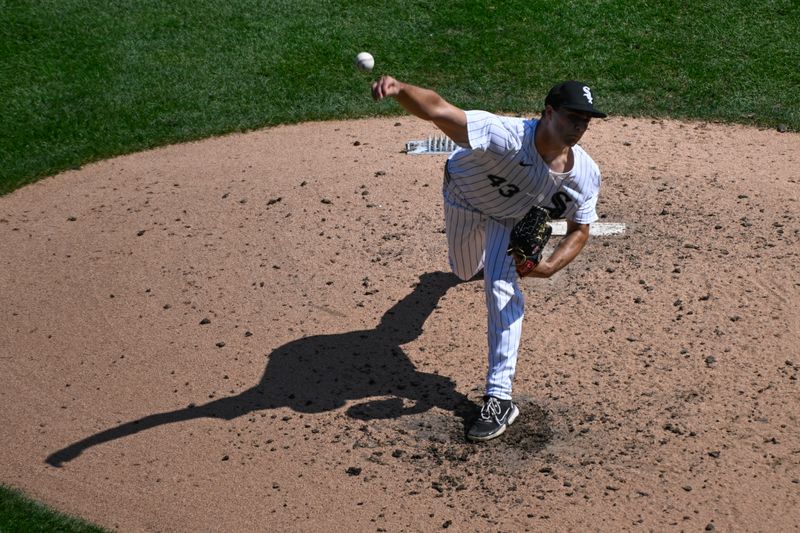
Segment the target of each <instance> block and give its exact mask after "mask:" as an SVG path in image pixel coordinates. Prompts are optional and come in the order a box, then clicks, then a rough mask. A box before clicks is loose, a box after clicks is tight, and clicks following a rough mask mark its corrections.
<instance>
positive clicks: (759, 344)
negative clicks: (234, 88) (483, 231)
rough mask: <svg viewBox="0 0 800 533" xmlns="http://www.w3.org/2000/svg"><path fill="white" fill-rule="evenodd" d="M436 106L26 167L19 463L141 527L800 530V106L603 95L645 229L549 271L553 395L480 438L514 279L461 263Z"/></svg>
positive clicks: (529, 369) (3, 273)
mask: <svg viewBox="0 0 800 533" xmlns="http://www.w3.org/2000/svg"><path fill="white" fill-rule="evenodd" d="M430 133H433V130H432V129H431V127H430V126H429V125H428V124H426V123H423V122H421V121H418V120H416V119H413V118H401V119H376V120H364V121H354V122H326V123H318V124H305V125H300V126H288V127H278V128H274V129H268V130H264V131H257V132H252V133H248V134H242V135H231V136H226V137H223V138H216V139H209V140H206V141H202V142H196V143H189V144H183V145H177V146H169V147H165V148H161V149H157V150H153V151H149V152H146V153H139V154H134V155H130V156H125V157H119V158H116V159H113V160H109V161H104V162H101V163H97V164H92V165H88V166H86V167H85V168H83V169H80V170H76V171H70V172H65V173H63V174H60V175H58V176H55V177H52V178H49V179H46V180H44V181H41V182H39V183H36V184H34V185H31V186H28V187H25V188H24V189H22V190H19V191H17V192H15V193H13V194H10V195H7V196H5V197H2V198H0V240H1V241H2V249H3V251H2V254H1V255H0V267H1V268H0V293H1V294H2V301H3V305H2V309H0V346H2V351H1V352H0V400H1V401H2V405H3V407H2V409H0V425H1V426H2V427H3V431H2V433H0V435H1V436H0V449H2V450H3V451H2V461H0V482H2V483H5V484H10V485H12V486H15V487H18V488H21V489H23V490H24V491H26V492H28V493H29V494H30V495H32V496H33V497H35V498H38V499H41V500H43V501H44V502H46V503H48V504H51V505H54V506H55V507H57V508H59V509H62V510H64V511H67V512H70V513H74V514H77V515H80V516H82V517H85V518H87V519H89V520H92V521H95V522H97V523H99V524H101V525H103V526H106V527H109V528H116V529H119V530H122V531H225V532H228V531H329V530H330V531H365V532H367V531H370V532H371V531H390V532H394V531H431V530H438V529H445V528H450V529H451V530H455V531H542V530H603V531H617V530H628V529H630V530H655V531H662V530H685V531H703V530H710V529H712V528H716V529H717V530H721V531H733V530H737V531H786V530H789V529H797V528H798V524H800V429H799V428H800V426H799V425H798V413H800V386H799V385H798V383H797V380H798V374H800V356H798V347H797V345H798V338H800V306H798V296H800V294H799V291H798V287H800V270H798V264H799V263H800V257H798V255H799V254H800V244H799V243H800V205H798V170H797V169H798V168H800V136H799V135H797V134H793V133H783V134H781V133H778V132H776V131H764V130H757V129H752V128H745V127H737V126H724V125H718V124H705V123H696V124H686V123H678V122H670V121H652V120H645V119H629V118H614V119H608V120H604V121H596V122H595V123H593V124H592V126H591V128H590V130H589V132H588V134H587V136H586V137H585V139H584V142H583V145H584V147H585V148H587V149H588V151H589V153H590V154H592V155H593V157H594V158H595V160H596V161H597V162H598V164H599V165H600V167H601V169H602V171H603V176H604V185H603V192H602V197H601V202H600V206H599V211H600V213H601V216H602V219H601V220H603V221H613V222H625V223H627V224H628V231H627V232H626V233H625V234H624V235H622V236H614V237H594V238H592V239H591V241H590V243H589V244H588V245H587V248H586V249H585V250H584V252H583V253H582V254H581V255H580V256H579V257H578V259H576V261H575V262H574V263H573V264H572V265H570V266H569V267H568V268H567V269H565V270H564V271H562V272H560V273H559V274H557V275H556V276H554V277H553V278H551V279H549V280H526V281H525V283H524V285H525V291H526V294H527V300H528V304H527V309H528V314H527V317H526V323H525V331H524V340H523V346H522V349H521V355H520V363H519V369H518V375H517V379H516V382H515V392H516V397H517V399H518V401H519V402H520V404H521V408H522V416H521V418H520V420H519V422H518V423H517V424H515V425H514V426H513V427H512V428H511V429H510V430H509V433H508V434H507V435H506V436H505V437H504V438H502V439H501V440H499V441H495V442H493V443H489V444H486V445H472V444H466V443H465V442H464V439H463V434H464V427H465V424H467V423H468V422H469V420H470V418H471V417H472V416H474V412H475V407H474V402H475V401H477V400H478V398H479V397H480V394H481V386H482V384H483V378H484V373H485V365H486V363H485V355H484V353H485V348H484V347H485V316H484V310H483V309H484V308H483V292H482V282H481V281H472V282H468V283H456V281H455V279H454V277H453V276H452V275H450V274H448V273H446V272H447V262H446V257H445V256H446V252H445V239H444V235H443V233H442V232H443V221H442V213H441V211H442V207H441V201H440V182H441V164H442V161H443V157H442V156H410V155H406V154H403V153H402V148H403V146H404V143H405V142H406V141H408V140H412V139H420V138H425V137H426V136H427V135H428V134H430ZM206 319H207V320H206ZM223 343H224V345H223Z"/></svg>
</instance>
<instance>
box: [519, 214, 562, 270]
mask: <svg viewBox="0 0 800 533" xmlns="http://www.w3.org/2000/svg"><path fill="white" fill-rule="evenodd" d="M549 220H550V214H549V213H548V212H547V211H546V210H545V209H543V208H541V207H539V206H533V207H532V208H531V210H530V211H528V214H527V215H525V216H524V217H523V218H522V220H520V221H519V222H517V223H516V225H515V226H514V227H513V228H512V229H511V239H510V240H509V242H508V255H510V256H513V257H514V264H515V265H516V267H517V274H519V276H520V277H523V276H526V275H527V274H529V273H530V271H531V270H533V269H534V268H536V265H538V264H539V261H541V259H542V251H544V247H545V245H546V244H547V241H548V240H549V239H550V234H551V233H552V232H553V228H552V227H550V225H549V224H548V223H547V222H548V221H549Z"/></svg>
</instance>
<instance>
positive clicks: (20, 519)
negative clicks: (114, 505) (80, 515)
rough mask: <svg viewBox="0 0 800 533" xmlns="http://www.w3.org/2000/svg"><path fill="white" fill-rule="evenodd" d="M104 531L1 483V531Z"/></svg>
mask: <svg viewBox="0 0 800 533" xmlns="http://www.w3.org/2000/svg"><path fill="white" fill-rule="evenodd" d="M36 531H40V532H42V533H51V532H53V531H58V532H59V533H103V532H104V531H105V530H104V529H101V528H99V527H97V526H93V525H91V524H88V523H87V522H84V521H82V520H78V519H76V518H72V517H70V516H67V515H65V514H62V513H57V512H54V511H51V510H49V509H47V508H46V507H44V506H42V505H41V504H39V503H36V502H34V501H33V500H31V499H29V498H27V497H26V496H25V495H24V494H22V493H21V492H19V491H18V490H14V489H9V488H7V487H4V486H2V485H0V533H23V532H24V533H27V532H36Z"/></svg>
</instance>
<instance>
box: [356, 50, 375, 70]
mask: <svg viewBox="0 0 800 533" xmlns="http://www.w3.org/2000/svg"><path fill="white" fill-rule="evenodd" d="M355 63H356V68H358V70H360V71H361V72H372V67H374V66H375V58H374V57H372V54H370V53H369V52H361V53H360V54H358V55H357V56H356V61H355Z"/></svg>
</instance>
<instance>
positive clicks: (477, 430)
mask: <svg viewBox="0 0 800 533" xmlns="http://www.w3.org/2000/svg"><path fill="white" fill-rule="evenodd" d="M483 400H484V404H483V408H482V409H481V414H480V416H479V417H478V420H476V421H475V423H474V424H472V427H471V428H469V431H468V432H467V438H468V439H469V440H472V441H486V440H492V439H494V438H496V437H499V436H500V435H502V434H503V433H505V431H506V428H508V426H510V425H511V424H513V423H514V420H516V419H517V417H518V416H519V408H518V407H517V406H516V405H515V404H514V402H512V401H511V400H498V399H497V398H495V397H494V396H485V397H484V399H483Z"/></svg>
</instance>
